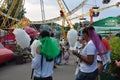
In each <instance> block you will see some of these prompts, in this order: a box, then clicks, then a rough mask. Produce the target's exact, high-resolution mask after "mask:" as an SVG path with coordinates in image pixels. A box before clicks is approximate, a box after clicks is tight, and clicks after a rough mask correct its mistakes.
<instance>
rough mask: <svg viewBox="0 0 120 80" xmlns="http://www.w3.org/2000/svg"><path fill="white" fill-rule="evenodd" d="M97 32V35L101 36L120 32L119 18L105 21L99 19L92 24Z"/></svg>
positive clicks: (109, 18)
mask: <svg viewBox="0 0 120 80" xmlns="http://www.w3.org/2000/svg"><path fill="white" fill-rule="evenodd" d="M92 25H93V26H94V28H95V30H96V31H97V33H100V34H101V31H102V33H104V34H111V33H112V34H116V33H118V32H120V18H118V17H108V18H105V19H101V20H99V21H96V22H94V23H93V24H92Z"/></svg>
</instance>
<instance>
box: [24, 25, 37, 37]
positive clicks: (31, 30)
mask: <svg viewBox="0 0 120 80" xmlns="http://www.w3.org/2000/svg"><path fill="white" fill-rule="evenodd" d="M24 30H25V32H26V33H27V34H28V35H29V36H30V37H35V36H36V35H37V33H38V32H37V30H35V29H34V28H31V27H25V28H24Z"/></svg>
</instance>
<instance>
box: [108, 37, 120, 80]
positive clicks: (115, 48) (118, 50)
mask: <svg viewBox="0 0 120 80" xmlns="http://www.w3.org/2000/svg"><path fill="white" fill-rule="evenodd" d="M109 43H110V45H111V49H112V55H111V61H112V63H111V64H110V65H109V68H108V70H109V71H110V72H111V73H113V74H114V75H116V77H117V78H120V77H119V75H120V68H118V67H117V66H116V65H115V63H114V61H115V60H118V59H120V38H118V37H114V38H111V39H110V41H109Z"/></svg>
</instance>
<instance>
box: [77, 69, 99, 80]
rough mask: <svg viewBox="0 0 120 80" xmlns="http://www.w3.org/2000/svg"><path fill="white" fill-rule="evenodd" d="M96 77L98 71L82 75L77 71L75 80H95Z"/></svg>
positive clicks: (82, 73)
mask: <svg viewBox="0 0 120 80" xmlns="http://www.w3.org/2000/svg"><path fill="white" fill-rule="evenodd" d="M97 75H98V69H96V70H95V71H94V72H91V73H84V72H81V71H80V70H79V72H78V74H77V76H76V79H75V80H95V79H96V77H97Z"/></svg>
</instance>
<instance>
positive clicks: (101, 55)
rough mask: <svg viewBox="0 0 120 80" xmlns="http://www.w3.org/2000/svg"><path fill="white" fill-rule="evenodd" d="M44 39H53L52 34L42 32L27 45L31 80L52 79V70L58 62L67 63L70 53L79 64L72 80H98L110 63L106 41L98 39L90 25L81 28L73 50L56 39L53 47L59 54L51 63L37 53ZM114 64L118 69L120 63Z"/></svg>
mask: <svg viewBox="0 0 120 80" xmlns="http://www.w3.org/2000/svg"><path fill="white" fill-rule="evenodd" d="M46 37H49V38H51V37H53V38H55V37H54V33H50V32H48V31H46V30H43V31H41V32H40V33H39V34H38V38H37V39H34V41H33V42H32V44H31V46H30V48H31V54H32V56H31V60H32V68H33V70H34V71H33V76H34V80H53V77H52V75H53V72H54V68H56V67H57V65H61V63H62V61H63V64H69V57H70V52H72V53H73V55H75V56H76V58H77V63H79V65H80V66H79V68H78V72H77V73H76V78H75V80H98V78H97V77H98V74H99V73H100V72H102V71H104V70H105V65H106V64H108V63H110V62H111V61H110V55H111V48H110V45H109V42H108V41H107V39H104V38H102V37H101V35H98V34H97V33H96V32H95V29H94V27H92V26H89V27H85V28H84V29H83V31H82V37H80V36H79V37H78V42H79V44H81V46H80V47H79V46H77V47H76V50H71V51H70V50H69V47H70V45H69V42H68V41H64V39H63V38H62V39H60V38H58V39H57V40H58V44H56V45H57V47H58V48H59V50H60V51H59V54H58V55H57V56H56V57H54V59H51V60H48V59H47V57H46V56H45V55H43V54H42V52H41V51H42V50H41V47H42V46H43V43H42V42H41V41H40V40H41V39H44V38H46ZM54 44H55V43H54ZM46 50H47V49H46ZM115 64H116V66H118V67H120V61H117V60H116V61H115Z"/></svg>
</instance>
